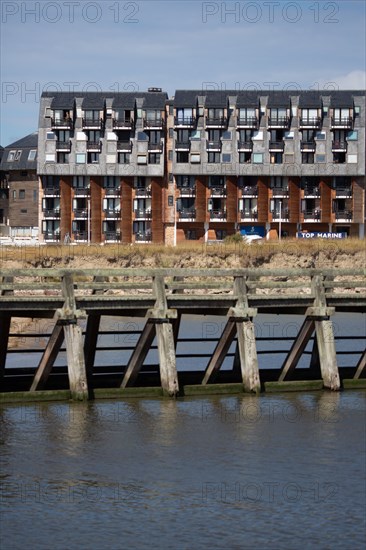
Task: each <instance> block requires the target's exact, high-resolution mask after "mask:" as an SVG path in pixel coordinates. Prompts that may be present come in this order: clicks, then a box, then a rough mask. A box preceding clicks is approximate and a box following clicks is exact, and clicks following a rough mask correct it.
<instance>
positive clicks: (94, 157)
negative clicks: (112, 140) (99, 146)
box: [88, 152, 99, 164]
mask: <svg viewBox="0 0 366 550" xmlns="http://www.w3.org/2000/svg"><path fill="white" fill-rule="evenodd" d="M88 164H99V153H94V152H93V153H88Z"/></svg>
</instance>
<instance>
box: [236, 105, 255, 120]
mask: <svg viewBox="0 0 366 550" xmlns="http://www.w3.org/2000/svg"><path fill="white" fill-rule="evenodd" d="M238 115H239V121H242V122H243V123H244V122H248V123H252V122H254V121H255V119H256V115H255V109H254V108H253V107H243V108H240V109H239V112H238Z"/></svg>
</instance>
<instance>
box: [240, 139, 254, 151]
mask: <svg viewBox="0 0 366 550" xmlns="http://www.w3.org/2000/svg"><path fill="white" fill-rule="evenodd" d="M238 151H253V142H251V141H238Z"/></svg>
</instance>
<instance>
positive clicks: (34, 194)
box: [33, 189, 38, 202]
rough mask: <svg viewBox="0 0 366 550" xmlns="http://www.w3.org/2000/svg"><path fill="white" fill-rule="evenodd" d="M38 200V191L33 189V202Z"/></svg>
mask: <svg viewBox="0 0 366 550" xmlns="http://www.w3.org/2000/svg"><path fill="white" fill-rule="evenodd" d="M37 200H38V191H37V189H33V202H37Z"/></svg>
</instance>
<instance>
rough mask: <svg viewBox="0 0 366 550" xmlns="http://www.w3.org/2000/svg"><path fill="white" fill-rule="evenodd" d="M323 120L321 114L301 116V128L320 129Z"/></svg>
mask: <svg viewBox="0 0 366 550" xmlns="http://www.w3.org/2000/svg"><path fill="white" fill-rule="evenodd" d="M322 124H323V121H322V118H321V117H320V116H317V117H300V120H299V128H315V129H318V130H319V129H320V128H321V127H322Z"/></svg>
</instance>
